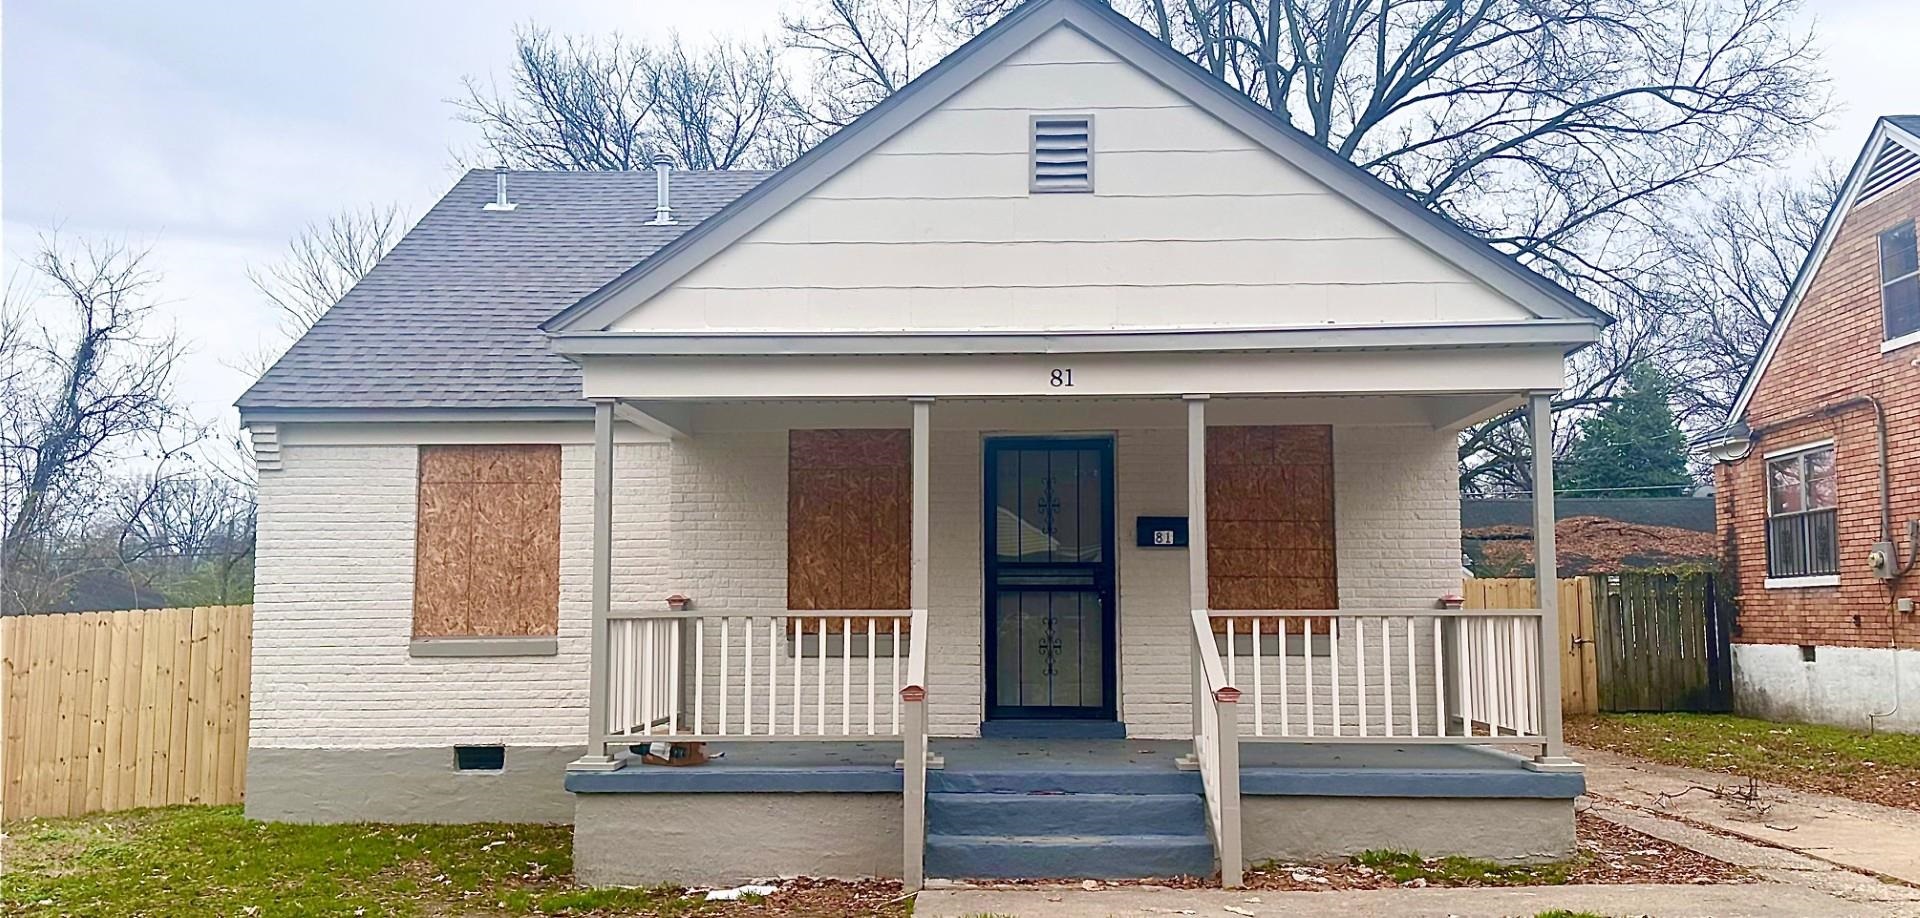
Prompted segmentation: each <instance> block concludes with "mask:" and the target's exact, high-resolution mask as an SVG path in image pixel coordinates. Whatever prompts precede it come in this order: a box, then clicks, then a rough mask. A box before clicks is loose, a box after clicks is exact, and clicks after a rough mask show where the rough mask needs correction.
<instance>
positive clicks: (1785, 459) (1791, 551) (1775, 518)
mask: <svg viewBox="0 0 1920 918" xmlns="http://www.w3.org/2000/svg"><path fill="white" fill-rule="evenodd" d="M1837 496H1838V495H1837V492H1836V488H1835V481H1834V473H1833V446H1832V445H1830V444H1829V445H1823V446H1815V447H1811V448H1808V449H1803V450H1798V451H1796V452H1792V453H1788V454H1786V455H1782V456H1774V457H1772V458H1769V459H1768V460H1767V576H1768V577H1769V578H1774V579H1781V578H1791V577H1824V576H1831V575H1834V574H1838V573H1839V572H1840V560H1839V559H1840V547H1839V534H1838V530H1837V529H1836V527H1835V526H1834V514H1835V510H1834V507H1835V506H1836V505H1837V503H1838V501H1837Z"/></svg>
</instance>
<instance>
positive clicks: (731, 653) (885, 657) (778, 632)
mask: <svg viewBox="0 0 1920 918" xmlns="http://www.w3.org/2000/svg"><path fill="white" fill-rule="evenodd" d="M927 634H928V632H927V613H926V610H925V609H915V610H913V611H911V612H894V611H881V612H874V611H859V612H852V611H849V612H812V611H808V612H789V613H787V614H785V615H729V614H726V613H724V612H669V613H647V614H645V615H614V616H611V617H609V618H608V620H607V635H606V638H607V639H606V645H605V646H606V653H607V659H606V666H607V681H606V686H607V695H606V697H605V699H604V701H605V710H606V712H607V722H606V723H605V724H603V725H602V726H603V728H604V731H605V732H604V733H602V734H601V735H600V736H599V737H596V740H595V741H596V743H597V744H598V747H599V750H600V753H601V754H606V753H607V752H609V751H610V750H611V749H612V748H614V747H617V746H620V745H634V744H640V743H648V742H656V741H668V740H680V741H686V740H693V739H701V740H725V741H727V742H744V741H758V742H769V741H779V742H792V741H829V740H889V739H898V740H899V741H900V743H901V756H900V769H901V780H902V790H903V793H902V795H901V796H902V805H903V807H904V810H903V813H902V816H903V819H904V822H903V826H904V829H905V847H904V849H903V851H902V855H903V859H904V865H905V878H906V882H907V888H908V889H909V890H914V889H919V888H920V886H921V884H922V883H923V882H924V879H925V868H924V864H925V858H926V825H927V816H926V813H927V766H928V756H927V704H926V702H927Z"/></svg>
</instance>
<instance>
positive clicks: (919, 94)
mask: <svg viewBox="0 0 1920 918" xmlns="http://www.w3.org/2000/svg"><path fill="white" fill-rule="evenodd" d="M1061 25H1065V26H1068V27H1071V28H1074V29H1077V30H1079V31H1080V32H1081V33H1082V34H1084V35H1085V36H1087V37H1088V38H1089V39H1091V40H1093V41H1094V42H1096V43H1098V44H1100V45H1102V46H1104V47H1106V48H1107V49H1108V50H1109V51H1112V52H1113V53H1114V54H1115V55H1117V56H1119V57H1120V58H1121V59H1123V60H1125V61H1127V62H1128V63H1130V64H1132V65H1134V66H1136V67H1138V68H1140V69H1141V70H1143V71H1145V72H1146V73H1148V74H1149V75H1151V76H1152V77H1153V78H1155V79H1156V80H1158V81H1159V82H1161V83H1162V84H1164V85H1166V86H1167V87H1168V88H1169V89H1171V90H1173V91H1174V92H1176V93H1179V94H1181V95H1182V96H1184V97H1186V98H1187V99H1188V100H1190V101H1191V102H1192V103H1193V104H1194V105H1196V106H1198V107H1199V108H1201V109H1203V110H1205V111H1207V112H1208V113H1210V114H1212V115H1213V116H1215V117H1216V118H1219V119H1220V120H1221V121H1223V122H1226V123H1227V124H1228V125H1230V126H1232V127H1233V128H1234V129H1236V130H1238V131H1239V132H1241V133H1242V134H1245V135H1246V136H1247V137H1249V138H1250V139H1252V140H1254V141H1255V142H1256V143H1259V144H1260V145H1262V146H1264V147H1265V148H1267V149H1268V150H1270V151H1271V152H1273V153H1274V154H1276V155H1277V156H1279V157H1280V158H1281V159H1283V160H1285V161H1286V162H1288V163H1289V164H1291V165H1293V166H1294V167H1295V168H1298V169H1300V170H1301V171H1303V172H1305V173H1307V174H1308V175H1310V176H1312V177H1313V178H1315V179H1316V180H1318V181H1320V182H1321V183H1322V184H1325V185H1327V186H1328V187H1329V188H1331V189H1332V190H1333V191H1335V192H1337V193H1339V194H1342V195H1344V196H1345V197H1347V198H1348V199H1349V200H1351V201H1353V202H1354V203H1356V204H1358V205H1359V206H1360V207H1362V208H1363V209H1365V210H1367V211H1368V212H1370V213H1372V214H1373V215H1374V216H1376V217H1378V218H1380V219H1382V220H1385V221H1386V222H1387V223H1389V224H1391V225H1392V226H1394V227H1396V228H1397V229H1399V230H1400V231H1401V232H1403V233H1405V234H1406V235H1407V236H1409V237H1410V238H1412V239H1413V240H1414V241H1416V242H1419V243H1420V244H1422V245H1424V246H1426V247H1427V248H1428V249H1430V250H1432V251H1433V252H1434V253H1435V254H1436V255H1438V256H1440V257H1441V258H1443V259H1445V260H1446V261H1448V262H1450V263H1452V264H1453V265H1454V266H1456V267H1458V268H1460V269H1462V270H1464V271H1466V272H1467V273H1468V274H1470V275H1472V276H1474V277H1475V278H1477V279H1479V280H1480V281H1481V282H1483V283H1486V284H1487V285H1488V286H1490V287H1492V288H1494V289H1495V290H1497V291H1499V292H1500V293H1502V294H1503V295H1505V296H1507V297H1508V298H1509V299H1512V300H1514V301H1515V302H1516V303H1518V304H1520V305H1521V306H1522V307H1524V308H1525V309H1527V310H1528V311H1529V312H1531V313H1533V314H1534V315H1535V316H1537V317H1539V318H1543V319H1562V320H1566V319H1573V320H1584V321H1588V322H1592V323H1594V324H1597V325H1605V324H1607V323H1609V322H1611V321H1612V318H1611V317H1610V316H1608V315H1607V314H1606V313H1605V312H1603V311H1601V310H1600V309H1599V308H1598V307H1595V306H1593V305H1592V304H1590V303H1588V302H1586V301H1585V300H1583V299H1581V298H1580V297H1579V296H1577V295H1575V294H1574V293H1573V292H1571V291H1569V290H1567V289H1566V288H1565V287H1562V286H1560V285H1559V284H1557V283H1554V282H1553V281H1552V280H1550V279H1548V278H1546V277H1544V276H1542V275H1540V274H1539V273H1537V272H1534V271H1532V270H1529V269H1528V268H1527V267H1526V266H1524V265H1522V264H1520V262H1519V261H1517V260H1515V259H1514V258H1513V257H1511V256H1509V255H1506V254H1505V253H1502V252H1500V251H1498V250H1497V249H1495V248H1493V247H1492V246H1491V245H1489V244H1487V243H1486V241H1484V240H1482V239H1480V238H1478V237H1476V236H1474V235H1473V234H1472V233H1469V232H1467V231H1466V230H1465V229H1463V228H1461V227H1460V226H1459V225H1458V224H1456V223H1454V222H1453V221H1451V220H1448V219H1446V218H1445V217H1442V216H1440V215H1439V214H1436V213H1434V212H1432V211H1430V210H1428V209H1427V208H1425V207H1423V206H1421V205H1420V204H1418V203H1417V202H1415V201H1414V200H1413V199H1411V198H1409V197H1407V196H1406V195H1405V194H1403V193H1401V192H1400V191H1398V190H1396V189H1394V188H1393V187H1391V186H1389V185H1387V184H1386V183H1385V182H1382V181H1380V180H1379V179H1378V178H1375V177H1374V176H1373V175H1372V174H1371V173H1368V172H1367V171H1366V170H1364V169H1361V168H1360V167H1358V166H1356V165H1354V164H1353V163H1351V162H1349V161H1347V160H1346V159H1344V158H1342V157H1341V156H1340V155H1339V154H1337V153H1335V152H1333V151H1332V150H1330V149H1328V148H1327V147H1326V146H1324V145H1322V144H1320V143H1316V142H1315V141H1314V140H1313V139H1312V138H1311V137H1308V136H1307V135H1306V134H1304V133H1302V132H1301V131H1299V130H1297V129H1295V128H1294V127H1293V126H1292V125H1290V124H1287V123H1286V122H1285V121H1283V120H1281V119H1280V118H1279V117H1278V116H1277V115H1275V114H1274V113H1272V112H1270V111H1268V110H1266V109H1264V108H1261V107H1260V106H1259V105H1257V104H1255V103H1254V102H1253V100H1251V99H1249V98H1248V97H1247V96H1246V95H1245V94H1243V93H1241V92H1239V91H1238V90H1235V89H1234V88H1232V87H1231V86H1228V85H1227V84H1226V83H1225V82H1223V81H1221V80H1219V79H1216V78H1215V77H1214V76H1213V75H1212V74H1210V73H1208V72H1207V71H1206V70H1204V69H1202V68H1201V67H1200V66H1199V65H1198V64H1196V63H1194V62H1193V61H1192V60H1189V59H1188V58H1187V57H1185V56H1184V55H1182V54H1180V53H1179V52H1177V51H1175V50H1173V49H1172V48H1171V47H1169V46H1167V45H1166V44H1165V43H1163V42H1160V41H1158V40H1157V39H1155V38H1154V37H1153V36H1152V35H1150V34H1148V33H1147V32H1146V31H1145V30H1143V29H1141V28H1140V27H1139V26H1138V25H1136V24H1135V23H1134V22H1133V21H1131V20H1129V19H1127V18H1126V17H1125V16H1123V15H1121V14H1120V13H1118V12H1116V11H1114V10H1113V9H1111V8H1110V7H1108V6H1107V5H1105V4H1104V3H1100V2H1098V0H1031V2H1028V3H1026V4H1024V5H1022V6H1020V7H1019V8H1017V9H1015V10H1014V11H1013V12H1012V13H1009V14H1008V15H1007V16H1005V17H1004V18H1002V19H1001V20H1000V21H999V22H997V23H995V24H994V25H993V26H991V27H989V28H988V29H986V30H985V31H983V32H981V33H980V34H979V35H977V36H975V37H974V38H973V39H972V40H971V41H968V42H967V43H966V44H965V45H962V46H961V47H960V48H959V49H958V50H956V51H954V52H953V53H952V54H949V55H947V57H946V58H945V59H944V60H942V61H941V62H940V63H939V64H938V65H936V66H934V67H933V68H932V69H931V70H928V71H927V72H926V73H924V74H922V75H921V76H920V77H919V78H918V79H916V80H914V81H913V82H912V83H909V84H908V85H907V86H905V87H904V88H902V89H901V90H900V91H898V92H896V93H894V94H893V95H892V96H890V97H888V98H887V99H886V100H885V101H883V102H881V103H880V104H879V105H876V106H874V107H873V108H872V109H870V110H868V111H867V112H866V113H865V114H863V115H861V116H860V117H859V118H857V119H855V120H854V122H853V123H852V124H849V125H847V126H846V127H844V128H842V129H840V130H839V131H838V132H836V133H834V134H833V135H832V136H831V137H829V138H827V139H826V140H825V141H822V142H821V143H820V144H819V145H818V146H816V147H814V148H813V149H812V150H810V151H808V152H807V153H806V155H804V156H802V157H800V158H799V159H797V160H795V161H794V162H793V163H792V164H790V165H788V166H787V167H786V168H784V169H782V170H780V171H779V172H778V173H776V174H775V175H774V177H773V178H771V179H769V180H767V181H766V182H763V183H761V184H760V185H759V186H758V187H756V188H754V189H753V191H751V192H750V193H748V194H745V195H742V196H741V197H740V198H739V199H738V200H736V201H734V202H733V203H732V204H729V205H728V206H727V207H726V208H725V209H723V210H722V211H721V212H720V213H718V214H716V215H715V216H714V218H713V219H711V220H707V221H705V222H704V223H702V224H701V225H700V226H698V227H696V228H694V229H693V230H692V231H691V232H688V233H686V234H685V235H683V236H681V237H680V238H678V239H676V240H674V241H673V242H672V243H671V244H669V245H667V246H666V247H664V248H662V249H661V250H660V251H659V252H657V253H655V254H654V255H653V256H652V257H649V258H648V259H646V260H645V261H642V262H639V263H637V264H634V265H632V266H631V267H630V268H628V270H626V271H625V272H623V273H622V274H621V275H620V276H619V277H617V278H615V279H613V280H612V281H611V282H609V283H608V284H606V285H605V286H604V287H602V288H600V289H599V290H596V291H594V292H593V293H591V294H589V295H587V296H585V297H583V298H581V299H580V301H579V302H577V303H574V304H573V305H572V306H570V307H568V308H567V309H566V310H565V311H563V312H561V313H559V314H558V315H556V316H554V317H553V318H552V319H551V320H550V321H548V322H546V323H545V324H543V325H542V326H541V327H542V328H543V329H545V330H546V331H548V332H550V333H554V334H555V335H557V336H559V335H566V334H568V333H572V334H594V333H599V332H602V331H603V330H604V329H606V328H607V327H608V326H609V325H611V324H612V323H613V322H614V321H616V320H617V319H619V318H620V317H621V316H622V315H624V314H625V313H626V312H628V311H629V310H630V309H631V308H632V306H633V304H635V303H637V302H643V301H645V300H647V299H649V298H651V297H652V296H653V295H655V294H657V293H659V292H660V291H662V290H665V289H666V288H668V287H669V286H671V285H672V284H673V283H675V282H676V281H678V280H679V279H680V278H682V277H685V276H686V275H687V274H688V273H689V272H691V271H693V270H694V269H695V268H697V267H698V266H700V265H701V264H703V263H704V262H706V261H707V260H708V259H710V258H712V257H714V256H715V255H718V254H719V253H720V252H721V251H723V250H725V249H726V248H727V247H728V246H730V245H731V244H733V243H734V242H735V241H738V240H739V239H740V238H741V237H743V236H745V235H746V234H747V233H749V232H751V231H752V230H753V229H754V228H755V227H757V226H759V225H761V224H762V223H764V222H766V221H767V220H769V219H771V218H772V217H773V216H774V215H775V214H777V213H779V212H780V211H781V210H783V209H785V208H786V207H787V206H788V205H789V204H792V203H793V202H794V201H797V200H799V199H800V198H802V197H804V196H805V195H806V194H808V193H809V192H811V191H813V190H814V189H815V188H818V187H819V186H820V185H821V184H823V183H825V182H826V181H827V180H828V179H831V178H832V177H833V176H834V175H836V174H838V173H839V172H840V171H841V170H843V169H845V168H847V167H848V166H850V165H852V164H853V163H854V162H855V161H856V160H858V159H860V158H861V157H862V156H864V155H865V154H866V153H868V152H869V151H871V150H873V149H874V148H875V147H878V146H879V145H880V144H881V143H883V142H885V141H886V140H887V139H889V138H891V137H893V136H894V135H895V134H898V133H899V132H900V131H902V130H905V129H906V128H907V126H908V125H910V124H912V123H913V122H914V121H916V120H918V119H919V118H920V117H921V116H922V115H924V114H926V113H927V112H929V111H932V110H933V109H934V108H936V107H938V106H939V105H940V104H941V103H943V102H945V101H946V100H947V99H949V98H951V97H952V96H953V95H954V94H955V93H958V92H959V91H960V90H962V89H964V88H965V87H966V86H968V85H969V84H971V83H972V82H973V81H974V80H975V79H977V78H979V77H980V76H982V75H983V74H985V73H986V72H987V71H988V70H990V69H991V68H993V67H994V66H996V65H997V64H999V63H1000V62H1002V61H1004V60H1005V59H1006V58H1008V57H1009V56H1011V55H1012V54H1013V53H1014V52H1016V51H1019V50H1020V49H1022V48H1024V47H1026V46H1027V45H1028V44H1029V43H1031V42H1032V41H1034V40H1035V39H1037V38H1038V37H1040V35H1042V34H1044V33H1045V32H1047V31H1048V30H1050V29H1053V28H1054V27H1056V26H1061Z"/></svg>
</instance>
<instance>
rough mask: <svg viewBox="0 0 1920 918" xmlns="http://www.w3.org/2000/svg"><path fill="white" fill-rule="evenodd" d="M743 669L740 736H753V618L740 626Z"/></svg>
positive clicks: (748, 618)
mask: <svg viewBox="0 0 1920 918" xmlns="http://www.w3.org/2000/svg"><path fill="white" fill-rule="evenodd" d="M740 645H741V646H740V656H741V657H743V658H744V659H742V660H741V663H743V664H744V665H743V666H742V667H741V668H742V669H744V670H745V671H746V672H745V673H744V674H743V676H742V682H741V684H740V721H741V724H740V735H741V736H752V735H753V617H752V616H748V617H747V620H746V621H745V622H743V623H742V624H741V625H740Z"/></svg>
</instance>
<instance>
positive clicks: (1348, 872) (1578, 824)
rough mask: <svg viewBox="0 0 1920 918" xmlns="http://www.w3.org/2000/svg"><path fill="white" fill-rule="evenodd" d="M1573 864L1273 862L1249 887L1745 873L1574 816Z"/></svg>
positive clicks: (1744, 876)
mask: <svg viewBox="0 0 1920 918" xmlns="http://www.w3.org/2000/svg"><path fill="white" fill-rule="evenodd" d="M1574 830H1575V833H1576V835H1577V838H1578V845H1579V853H1578V854H1576V855H1575V856H1574V858H1573V859H1572V860H1570V861H1562V862H1558V863H1552V864H1537V865H1500V864H1492V863H1488V862H1485V861H1474V860H1470V859H1466V858H1420V857H1418V856H1417V855H1409V854H1397V853H1391V852H1369V853H1367V854H1363V855H1360V856H1358V857H1355V858H1354V859H1353V860H1351V861H1349V862H1347V863H1343V864H1271V865H1264V866H1261V867H1259V868H1256V869H1254V870H1251V871H1249V872H1248V874H1247V886H1248V888H1250V889H1279V890H1336V889H1388V888H1392V887H1396V886H1413V887H1419V886H1449V887H1459V886H1564V885H1572V884H1607V883H1662V884H1696V883H1742V882H1750V881H1751V880H1752V879H1753V876H1752V875H1751V874H1749V873H1748V872H1747V871H1745V870H1743V869H1741V868H1739V867H1735V866H1734V865H1732V864H1728V863H1725V862H1722V861H1718V860H1715V859H1713V858H1710V857H1707V856H1706V855H1704V854H1700V853H1699V852H1696V851H1693V850H1690V849H1688V848H1683V847H1681V846H1679V845H1676V844H1673V843H1672V842H1667V841H1662V840H1660V839H1657V838H1654V837H1653V836H1651V835H1647V834H1644V833H1641V832H1636V831H1634V830H1632V829H1628V828H1625V827H1623V826H1618V825H1614V824H1613V823H1611V822H1608V821H1606V820H1604V819H1601V818H1600V817H1598V816H1594V815H1592V814H1588V813H1581V814H1579V815H1577V816H1576V817H1575V827H1574Z"/></svg>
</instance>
